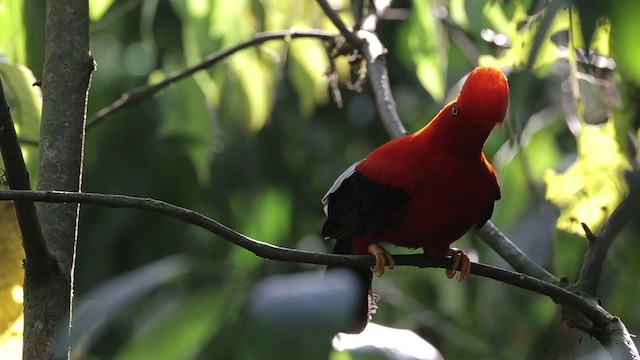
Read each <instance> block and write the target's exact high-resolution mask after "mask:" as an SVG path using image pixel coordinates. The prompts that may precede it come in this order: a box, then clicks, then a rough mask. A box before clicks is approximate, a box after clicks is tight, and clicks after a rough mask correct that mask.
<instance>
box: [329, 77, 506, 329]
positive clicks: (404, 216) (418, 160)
mask: <svg viewBox="0 0 640 360" xmlns="http://www.w3.org/2000/svg"><path fill="white" fill-rule="evenodd" d="M508 105H509V85H508V82H507V78H506V76H505V75H504V74H503V73H502V72H501V71H500V70H499V69H496V68H493V67H477V68H476V69H474V70H473V71H472V72H471V73H470V74H469V76H468V77H467V80H466V81H465V83H464V85H463V86H462V89H461V90H460V94H459V95H458V97H457V98H456V99H455V100H453V101H451V102H450V103H448V104H447V105H446V106H445V107H444V108H443V109H442V110H440V112H439V113H438V114H437V115H436V116H435V117H434V118H433V120H431V121H430V122H429V123H428V124H427V125H426V126H424V127H423V128H422V129H420V130H418V131H417V132H415V133H413V134H411V135H406V136H403V137H400V138H397V139H395V140H392V141H390V142H388V143H386V144H384V145H382V146H380V147H379V148H377V149H375V150H373V151H372V152H371V153H370V154H369V155H368V156H367V157H366V158H364V159H363V160H361V161H359V162H357V163H355V164H353V165H351V166H350V167H349V168H348V169H347V170H346V171H345V172H344V173H343V174H342V175H340V176H339V177H338V179H337V180H336V181H335V183H334V184H333V186H332V187H331V188H330V189H329V191H328V192H327V194H326V195H325V196H324V198H323V199H322V204H323V205H324V210H325V213H326V215H327V218H326V221H325V223H324V225H323V227H322V235H323V236H324V237H325V238H326V239H336V244H335V247H334V249H333V253H334V254H346V255H354V254H355V255H368V254H373V255H374V256H375V258H376V264H375V266H374V267H372V268H371V269H366V268H358V267H353V268H349V270H350V271H352V272H353V273H355V274H356V276H357V279H358V283H359V285H360V288H359V289H358V292H360V293H361V299H362V300H361V301H360V302H359V303H358V309H356V311H355V314H356V315H357V316H356V321H355V323H354V326H353V328H350V329H346V330H344V331H345V332H352V333H358V332H361V331H362V330H363V329H364V327H365V326H366V325H367V323H368V321H369V319H370V316H371V313H372V312H374V311H375V307H376V306H375V301H373V299H372V294H371V280H372V273H373V274H376V275H377V276H380V275H382V274H383V273H384V270H385V267H389V268H390V269H393V266H394V260H393V257H392V256H391V254H390V253H389V252H388V251H387V250H385V249H384V248H383V247H382V245H381V243H390V244H393V245H397V246H402V247H407V248H411V249H417V248H422V249H423V251H424V253H425V254H427V255H434V256H452V257H453V267H452V268H451V269H447V270H446V275H447V277H448V278H453V277H454V276H455V275H456V269H458V268H460V269H461V271H460V273H459V274H458V276H457V279H458V281H462V280H464V279H465V278H466V277H467V276H469V273H470V268H471V263H470V261H469V258H468V257H467V255H466V254H465V253H464V251H462V250H459V249H455V248H450V247H449V246H450V244H451V243H452V242H454V241H456V240H457V239H458V238H460V237H461V236H462V235H464V234H465V233H466V232H467V231H468V230H469V229H470V228H471V227H473V226H476V227H481V226H482V225H484V223H485V222H487V220H489V218H490V217H491V214H492V212H493V205H494V202H495V201H496V200H498V199H500V185H499V182H498V178H497V176H496V172H495V170H494V169H493V167H492V166H491V164H490V163H489V161H488V160H487V158H486V156H485V155H484V153H483V147H484V144H485V142H486V140H487V137H488V136H489V134H490V133H491V131H492V130H493V129H494V128H495V127H496V126H500V125H502V123H503V121H504V119H505V115H506V111H507V107H508Z"/></svg>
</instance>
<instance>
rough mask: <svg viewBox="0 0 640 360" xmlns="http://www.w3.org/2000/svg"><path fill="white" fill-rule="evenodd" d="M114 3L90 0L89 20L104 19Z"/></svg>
mask: <svg viewBox="0 0 640 360" xmlns="http://www.w3.org/2000/svg"><path fill="white" fill-rule="evenodd" d="M113 3H114V0H89V18H90V19H91V21H98V20H100V19H102V17H103V16H104V14H106V12H107V10H109V8H110V7H111V5H113Z"/></svg>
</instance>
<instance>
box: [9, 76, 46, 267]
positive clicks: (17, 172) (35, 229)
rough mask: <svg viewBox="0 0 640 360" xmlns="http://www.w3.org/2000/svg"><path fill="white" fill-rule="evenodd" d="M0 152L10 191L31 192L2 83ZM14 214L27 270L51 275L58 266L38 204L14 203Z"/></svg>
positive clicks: (27, 173) (31, 202) (27, 202)
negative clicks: (45, 232) (53, 259)
mask: <svg viewBox="0 0 640 360" xmlns="http://www.w3.org/2000/svg"><path fill="white" fill-rule="evenodd" d="M0 151H1V152H2V159H3V161H4V166H5V174H6V178H7V182H8V184H9V187H10V188H11V189H15V190H29V189H30V188H31V185H30V182H29V172H28V171H27V166H26V165H25V163H24V158H23V156H22V150H21V149H20V143H19V141H18V136H17V135H16V130H15V128H14V126H13V119H12V118H11V112H10V110H9V105H7V101H6V98H5V95H4V88H3V86H2V80H0ZM15 210H16V217H17V218H18V225H19V226H20V231H21V233H22V245H23V247H24V251H25V254H26V256H27V260H28V261H27V262H26V266H28V267H29V269H31V270H32V271H34V272H46V271H50V270H51V268H52V267H53V266H55V263H54V262H53V261H52V257H51V254H50V253H49V250H48V248H47V244H46V242H45V239H44V237H43V236H42V230H41V228H40V222H39V221H38V214H37V212H36V206H35V203H34V202H33V201H15Z"/></svg>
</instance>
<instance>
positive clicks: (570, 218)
mask: <svg viewBox="0 0 640 360" xmlns="http://www.w3.org/2000/svg"><path fill="white" fill-rule="evenodd" d="M630 168H631V165H630V164H629V161H628V160H627V159H626V157H625V156H624V154H623V153H622V151H621V150H620V146H619V145H618V143H617V142H616V139H615V130H614V125H613V122H612V121H609V122H607V123H606V124H604V125H583V127H582V130H581V132H580V135H579V136H578V159H577V160H576V161H575V162H574V163H573V165H571V167H569V168H568V169H567V170H566V171H565V172H564V173H562V174H559V173H557V172H556V171H554V170H548V171H547V173H546V174H545V182H546V184H547V192H546V198H547V199H548V200H550V201H551V202H553V203H554V204H555V205H556V206H558V207H559V208H560V217H559V218H558V223H557V227H558V229H561V230H564V231H567V232H570V233H576V234H583V233H584V231H583V230H582V227H581V225H580V223H585V224H587V225H588V226H589V228H591V230H593V231H597V230H598V229H599V228H600V226H601V225H602V223H603V222H604V221H605V220H606V219H607V218H608V217H609V215H611V213H612V212H613V210H614V209H615V208H616V206H617V205H618V204H619V203H620V201H621V200H622V198H623V197H624V195H625V194H626V192H627V185H626V182H625V180H624V176H623V175H624V171H625V170H629V169H630Z"/></svg>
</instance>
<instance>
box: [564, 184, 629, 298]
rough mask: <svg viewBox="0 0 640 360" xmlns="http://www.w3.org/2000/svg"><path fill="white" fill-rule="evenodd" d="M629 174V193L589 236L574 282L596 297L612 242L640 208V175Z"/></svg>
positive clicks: (582, 290)
mask: <svg viewBox="0 0 640 360" xmlns="http://www.w3.org/2000/svg"><path fill="white" fill-rule="evenodd" d="M629 175H630V176H629V177H630V179H629V194H627V196H626V197H625V198H624V199H623V200H622V202H620V204H619V205H618V207H617V208H616V209H615V210H614V212H613V213H612V214H611V216H609V218H608V219H607V221H606V222H605V223H604V225H602V228H600V231H598V232H597V233H596V234H591V236H587V240H589V247H588V248H587V252H586V254H585V257H584V260H583V262H582V267H581V269H580V274H579V275H578V280H577V281H576V283H575V284H573V288H574V289H575V290H576V291H580V292H583V293H584V294H587V295H589V296H592V297H596V294H597V291H598V284H599V283H600V275H601V274H602V267H603V265H604V260H605V258H606V257H607V253H608V252H609V248H610V247H611V244H612V243H613V241H614V240H615V239H616V237H617V236H618V234H619V233H620V231H621V230H622V228H623V227H624V226H625V225H626V224H627V223H628V222H629V221H630V220H631V218H632V216H634V215H636V214H638V210H640V208H639V204H640V189H639V187H640V186H639V185H638V184H637V180H638V179H635V178H637V177H638V175H637V174H635V176H632V175H634V174H633V173H630V174H629ZM589 231H590V230H589Z"/></svg>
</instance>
